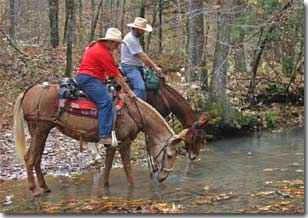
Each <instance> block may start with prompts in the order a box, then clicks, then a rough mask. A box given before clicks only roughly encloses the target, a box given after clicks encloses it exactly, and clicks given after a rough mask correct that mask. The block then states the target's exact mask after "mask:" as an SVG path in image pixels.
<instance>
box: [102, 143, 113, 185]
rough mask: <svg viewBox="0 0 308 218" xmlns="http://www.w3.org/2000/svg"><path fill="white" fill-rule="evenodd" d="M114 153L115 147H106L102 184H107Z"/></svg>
mask: <svg viewBox="0 0 308 218" xmlns="http://www.w3.org/2000/svg"><path fill="white" fill-rule="evenodd" d="M114 154H115V148H114V147H111V146H109V147H108V148H107V149H106V158H105V170H104V186H105V187H106V186H109V175H110V170H111V167H112V162H113V158H114Z"/></svg>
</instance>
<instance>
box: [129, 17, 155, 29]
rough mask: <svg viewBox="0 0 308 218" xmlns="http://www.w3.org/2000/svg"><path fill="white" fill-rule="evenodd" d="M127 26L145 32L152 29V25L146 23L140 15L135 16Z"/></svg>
mask: <svg viewBox="0 0 308 218" xmlns="http://www.w3.org/2000/svg"><path fill="white" fill-rule="evenodd" d="M127 26H129V27H134V28H137V29H141V30H144V31H147V32H152V30H153V28H152V26H151V25H150V24H148V21H147V20H146V19H144V18H141V17H136V18H135V21H134V23H129V24H127Z"/></svg>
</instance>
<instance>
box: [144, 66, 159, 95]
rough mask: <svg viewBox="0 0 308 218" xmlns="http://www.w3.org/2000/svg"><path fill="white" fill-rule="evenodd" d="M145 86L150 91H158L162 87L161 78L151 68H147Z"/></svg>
mask: <svg viewBox="0 0 308 218" xmlns="http://www.w3.org/2000/svg"><path fill="white" fill-rule="evenodd" d="M145 88H146V90H149V91H158V90H159V88H160V82H159V78H158V77H157V75H156V73H155V71H154V70H153V69H151V68H147V69H145Z"/></svg>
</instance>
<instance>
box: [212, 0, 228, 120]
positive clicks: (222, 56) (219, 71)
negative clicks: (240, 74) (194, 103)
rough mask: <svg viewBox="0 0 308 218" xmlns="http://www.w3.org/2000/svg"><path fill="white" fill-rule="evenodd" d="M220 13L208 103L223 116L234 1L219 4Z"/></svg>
mask: <svg viewBox="0 0 308 218" xmlns="http://www.w3.org/2000/svg"><path fill="white" fill-rule="evenodd" d="M221 5H223V6H221V9H222V11H220V12H218V18H217V20H218V21H217V37H216V40H217V41H216V45H215V53H214V63H213V70H212V80H211V85H210V101H211V102H213V103H216V104H217V105H218V106H219V107H220V108H222V109H223V111H224V115H226V113H227V111H228V104H227V97H226V74H227V68H228V58H229V55H230V53H231V47H230V46H229V44H230V36H231V25H230V24H232V20H233V17H232V16H231V15H230V14H232V13H231V12H230V11H231V9H232V6H233V5H234V0H228V1H225V2H224V4H221Z"/></svg>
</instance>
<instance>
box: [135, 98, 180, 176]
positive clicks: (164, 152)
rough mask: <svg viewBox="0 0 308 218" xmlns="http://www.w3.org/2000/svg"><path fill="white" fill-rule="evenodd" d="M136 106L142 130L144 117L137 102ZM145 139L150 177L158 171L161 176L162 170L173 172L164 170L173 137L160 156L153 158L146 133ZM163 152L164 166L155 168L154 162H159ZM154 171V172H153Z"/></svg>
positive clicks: (166, 143) (167, 142)
mask: <svg viewBox="0 0 308 218" xmlns="http://www.w3.org/2000/svg"><path fill="white" fill-rule="evenodd" d="M134 103H135V106H136V108H137V111H138V114H139V116H140V118H141V124H142V129H144V127H145V125H144V121H143V117H142V115H141V112H140V110H139V107H138V105H137V103H136V101H134ZM144 138H145V145H146V150H147V161H148V168H149V173H150V177H151V178H152V177H153V173H155V172H157V171H158V175H159V174H160V172H161V171H162V170H164V171H167V172H171V171H173V169H172V168H171V169H168V168H164V161H165V156H166V149H167V147H168V146H170V143H169V140H170V139H171V138H172V135H171V136H169V138H168V139H167V140H166V142H165V144H164V146H163V147H162V148H161V149H160V151H159V152H158V154H157V155H156V156H155V157H154V158H153V157H152V155H151V152H150V146H149V143H148V136H147V135H146V133H145V132H144ZM162 152H163V160H162V164H160V167H159V168H158V167H155V166H154V165H155V164H154V162H155V161H156V160H157V158H158V157H159V155H160V154H161V153H162ZM176 154H177V150H176ZM151 169H152V171H151Z"/></svg>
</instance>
